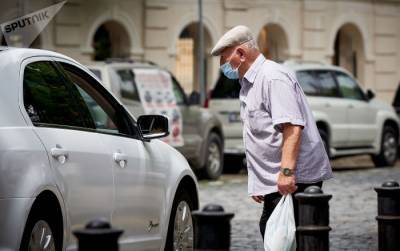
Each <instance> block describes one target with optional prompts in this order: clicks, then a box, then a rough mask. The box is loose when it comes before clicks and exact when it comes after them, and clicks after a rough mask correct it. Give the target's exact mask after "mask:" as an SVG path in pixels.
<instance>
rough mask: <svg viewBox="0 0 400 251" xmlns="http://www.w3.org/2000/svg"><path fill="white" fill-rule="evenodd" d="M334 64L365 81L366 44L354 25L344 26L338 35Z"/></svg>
mask: <svg viewBox="0 0 400 251" xmlns="http://www.w3.org/2000/svg"><path fill="white" fill-rule="evenodd" d="M334 46H335V47H334V51H335V54H334V56H333V59H332V63H333V64H334V65H337V66H341V67H343V68H345V69H346V70H348V71H349V72H351V73H352V74H353V75H354V76H355V77H357V78H358V79H359V80H360V82H361V83H362V81H363V75H364V73H363V71H364V61H365V58H364V57H365V56H364V50H363V48H364V44H363V39H362V35H361V32H360V31H359V29H358V28H357V27H356V26H355V25H354V24H345V25H343V26H342V27H341V28H340V29H339V31H338V32H337V34H336V38H335V45H334Z"/></svg>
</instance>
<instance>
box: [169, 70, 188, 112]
mask: <svg viewBox="0 0 400 251" xmlns="http://www.w3.org/2000/svg"><path fill="white" fill-rule="evenodd" d="M171 79H172V89H173V91H174V95H175V98H176V104H177V105H184V104H185V102H186V94H185V93H184V92H183V90H182V88H181V86H180V85H179V83H178V81H177V80H176V79H175V78H174V77H173V76H172V75H171Z"/></svg>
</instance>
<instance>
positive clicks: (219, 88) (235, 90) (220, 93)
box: [211, 74, 240, 99]
mask: <svg viewBox="0 0 400 251" xmlns="http://www.w3.org/2000/svg"><path fill="white" fill-rule="evenodd" d="M239 93H240V84H239V80H232V79H228V78H227V77H225V75H224V74H220V76H219V79H218V81H217V84H216V85H215V88H214V90H213V91H212V93H211V98H215V99H237V98H239Z"/></svg>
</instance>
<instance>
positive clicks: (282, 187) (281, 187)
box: [278, 172, 297, 195]
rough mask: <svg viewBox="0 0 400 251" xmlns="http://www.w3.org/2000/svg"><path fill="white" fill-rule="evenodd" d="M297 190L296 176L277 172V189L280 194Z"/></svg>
mask: <svg viewBox="0 0 400 251" xmlns="http://www.w3.org/2000/svg"><path fill="white" fill-rule="evenodd" d="M296 190H297V186H296V178H295V176H294V175H292V176H285V175H284V174H283V173H281V172H279V177H278V191H279V193H280V194H282V195H286V194H289V193H294V192H295V191H296Z"/></svg>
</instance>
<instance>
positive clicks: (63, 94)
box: [23, 61, 90, 128]
mask: <svg viewBox="0 0 400 251" xmlns="http://www.w3.org/2000/svg"><path fill="white" fill-rule="evenodd" d="M23 93H24V106H25V109H26V111H27V113H28V115H29V117H30V118H31V120H32V122H33V124H34V125H42V126H43V125H57V126H68V127H82V128H83V127H86V126H88V125H89V124H88V121H85V120H84V116H85V111H84V110H81V109H80V108H79V102H80V100H76V99H75V98H74V97H73V95H72V93H71V91H70V88H69V87H68V85H67V84H66V83H65V81H64V79H63V77H62V74H61V73H60V72H59V71H58V70H57V69H56V67H55V66H54V65H53V63H51V62H48V61H40V62H34V63H31V64H29V65H27V66H26V68H25V70H24V88H23ZM89 122H90V121H89Z"/></svg>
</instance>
